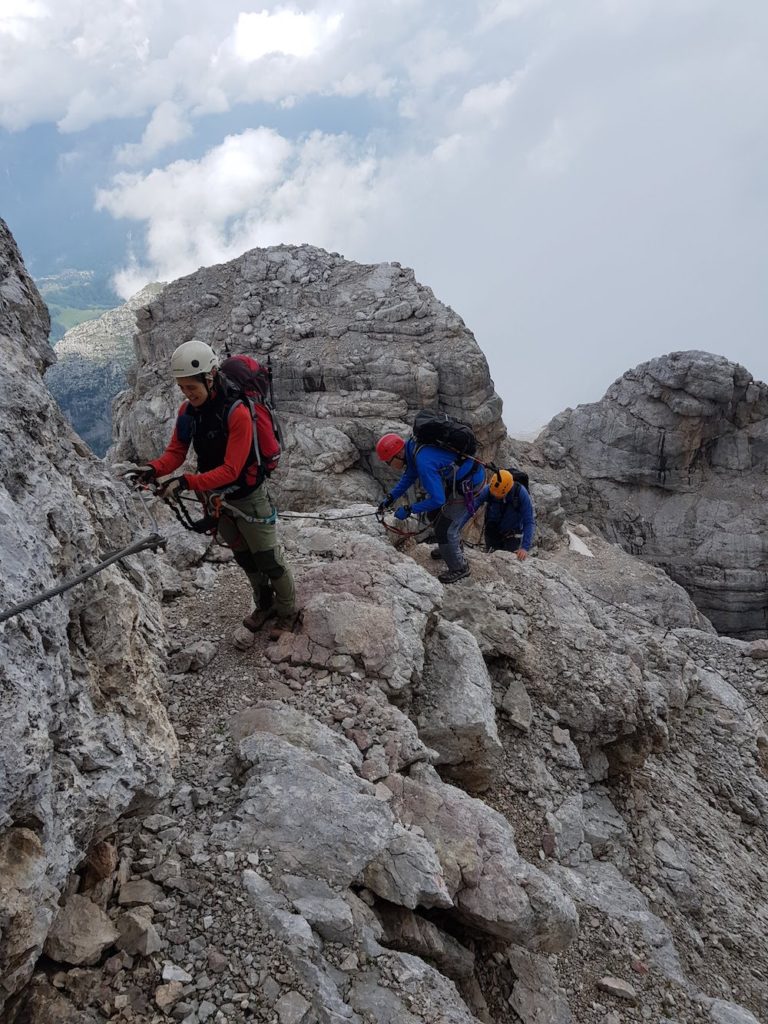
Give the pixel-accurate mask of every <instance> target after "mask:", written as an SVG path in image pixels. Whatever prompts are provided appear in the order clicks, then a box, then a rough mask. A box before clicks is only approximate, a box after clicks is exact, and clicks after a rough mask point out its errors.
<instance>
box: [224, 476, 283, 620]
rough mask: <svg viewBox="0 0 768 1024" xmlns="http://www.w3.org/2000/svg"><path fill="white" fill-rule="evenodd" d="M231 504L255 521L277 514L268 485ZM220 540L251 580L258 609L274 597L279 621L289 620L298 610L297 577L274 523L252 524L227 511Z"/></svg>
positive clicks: (262, 485) (260, 486)
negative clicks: (280, 543)
mask: <svg viewBox="0 0 768 1024" xmlns="http://www.w3.org/2000/svg"><path fill="white" fill-rule="evenodd" d="M228 504H230V505H232V506H233V507H234V508H236V509H238V511H240V512H242V513H243V514H244V515H246V516H248V517H250V518H251V519H269V518H270V516H271V515H272V512H273V510H274V506H273V504H272V499H271V497H270V495H269V491H268V490H267V485H266V483H263V484H260V485H259V486H258V487H257V488H256V490H255V491H253V493H252V494H249V495H248V497H247V498H241V499H240V500H238V501H233V500H229V499H228ZM218 532H219V536H220V537H221V539H222V540H223V541H224V543H225V544H228V545H229V546H230V547H231V548H232V550H233V552H234V555H235V561H236V562H237V564H238V565H239V566H240V568H241V569H242V570H243V571H244V572H245V575H246V576H247V577H248V579H249V581H250V584H251V587H252V588H253V596H254V601H255V604H256V607H257V608H264V607H265V604H266V600H265V598H269V596H270V593H271V604H272V607H273V608H274V610H275V612H276V613H277V615H278V617H279V618H281V619H282V618H288V617H289V616H290V615H292V614H293V612H294V611H295V608H296V587H295V585H294V582H293V575H292V573H291V570H290V569H289V568H288V565H287V563H286V561H285V557H284V555H283V551H282V548H281V547H280V545H279V544H278V541H277V527H276V526H275V524H274V523H258V522H256V523H249V522H248V521H247V520H246V519H242V518H241V517H240V516H238V515H234V514H232V513H229V512H227V510H226V509H224V510H223V511H222V513H221V517H220V519H219V530H218Z"/></svg>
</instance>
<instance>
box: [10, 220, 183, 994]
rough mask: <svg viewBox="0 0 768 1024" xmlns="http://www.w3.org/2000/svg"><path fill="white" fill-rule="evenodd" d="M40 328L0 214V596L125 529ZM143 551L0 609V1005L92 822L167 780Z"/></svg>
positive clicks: (168, 755)
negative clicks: (57, 380) (61, 588)
mask: <svg viewBox="0 0 768 1024" xmlns="http://www.w3.org/2000/svg"><path fill="white" fill-rule="evenodd" d="M47 335H48V314H47V311H46V309H45V306H44V305H43V303H42V300H41V299H40V297H39V295H38V293H37V291H36V289H35V286H34V284H33V283H32V281H31V279H30V278H29V276H28V275H27V272H26V270H25V268H24V265H23V263H22V261H21V257H20V255H19V253H18V250H17V248H16V245H15V243H14V241H13V238H12V237H11V235H10V233H9V232H8V229H7V227H6V226H5V224H4V223H2V222H1V221H0V350H1V352H2V359H0V390H2V394H3V403H2V408H1V409H0V436H1V437H2V455H1V456H0V520H2V532H1V534H0V561H2V566H3V571H2V574H0V609H1V610H5V609H8V608H10V607H11V606H13V605H16V604H17V603H21V602H22V601H24V600H26V599H28V598H30V597H33V596H35V594H37V593H38V592H41V591H44V590H47V589H49V588H52V587H54V586H56V585H58V584H60V583H61V582H62V581H64V580H65V579H68V578H71V577H73V576H76V575H77V574H78V573H80V572H81V571H83V570H84V569H87V568H90V567H91V566H92V565H93V564H94V562H96V561H98V560H99V558H100V557H104V556H105V555H106V553H108V552H111V551H114V550H117V549H119V548H122V547H124V546H126V545H127V544H128V543H130V541H131V540H132V539H133V536H134V534H135V531H136V527H135V525H134V516H133V513H132V511H131V508H130V505H129V501H128V500H127V498H126V495H125V494H124V493H123V492H122V489H119V488H117V487H116V486H115V484H114V482H113V481H112V480H111V479H110V478H109V477H108V476H107V475H106V473H105V472H104V469H103V467H102V465H101V464H100V463H99V461H98V460H96V459H95V458H94V457H93V456H92V455H91V454H90V453H89V452H88V450H87V448H86V447H85V446H84V445H83V444H82V442H81V441H80V440H79V439H78V438H77V437H76V436H75V435H74V434H73V432H72V431H71V429H70V427H69V425H68V424H67V422H66V420H65V419H64V417H63V416H62V414H61V412H60V410H59V408H58V406H57V405H56V403H55V402H54V401H53V400H52V398H51V396H50V394H49V392H48V391H47V390H46V388H45V386H44V384H43V380H42V374H43V371H44V369H45V367H46V366H48V365H49V364H50V363H51V362H52V361H53V358H54V357H53V352H52V350H51V349H50V348H49V346H48V342H47ZM148 565H149V562H147V561H145V560H143V559H142V558H140V557H138V556H137V557H131V558H127V559H126V560H125V561H124V563H122V565H121V564H115V565H112V566H111V567H109V568H108V569H107V570H105V571H104V572H103V573H101V574H100V575H98V576H94V577H93V578H91V579H90V580H88V581H87V582H85V583H84V584H83V585H81V586H79V587H76V588H74V589H72V590H68V591H67V592H66V593H65V594H63V595H62V596H59V597H56V598H55V599H54V600H51V601H49V602H47V603H44V604H41V605H38V606H37V607H35V608H34V609H32V610H30V611H26V612H23V613H22V614H19V615H17V616H15V617H13V618H10V619H8V620H7V621H5V622H4V623H3V624H2V625H0V645H1V647H2V655H1V656H0V689H1V690H2V694H3V699H2V710H0V736H1V740H0V745H1V746H2V769H1V770H0V1013H2V1005H3V1004H4V1002H5V999H6V998H7V996H8V995H9V994H10V993H13V992H14V991H16V990H17V989H19V988H20V987H21V986H22V985H23V984H24V983H25V982H26V981H27V980H28V978H29V976H30V974H31V972H32V969H33V967H34V964H35V961H36V960H37V957H38V956H39V954H40V952H41V950H42V948H43V943H44V942H45V939H46V936H47V935H48V932H49V929H50V927H51V925H52V922H53V921H54V919H55V918H56V915H57V908H58V903H59V898H60V896H61V894H62V892H63V891H64V889H65V888H66V887H67V886H69V885H70V883H71V876H72V873H73V871H74V869H75V868H76V867H77V866H78V864H79V863H80V862H81V861H83V860H84V859H85V856H86V853H87V851H88V848H89V846H90V845H91V843H92V841H93V840H94V838H95V837H96V838H98V837H99V836H100V835H104V834H109V833H110V832H111V831H112V830H113V829H114V823H115V819H116V818H117V817H118V816H119V815H120V814H122V813H123V812H124V811H126V810H127V808H128V807H129V806H131V805H134V806H138V805H140V802H141V800H142V799H143V798H149V797H152V798H156V797H157V796H159V795H161V794H162V793H163V791H164V790H165V789H166V788H167V787H168V785H169V783H170V770H169V769H170V766H171V761H172V758H173V756H174V753H175V750H176V743H175V739H174V736H173V732H172V730H171V728H170V725H169V723H168V720H167V718H166V715H165V711H164V709H163V707H162V705H161V703H160V701H159V671H160V667H161V662H160V655H161V654H162V649H163V644H164V640H163V623H162V617H161V614H160V609H159V605H158V603H157V600H156V598H155V596H154V594H155V585H154V581H153V576H152V573H151V571H149V569H148ZM52 948H54V949H55V948H59V947H58V946H56V943H55V942H54V945H53V947H52ZM94 955H96V956H98V953H97V952H96V951H95V947H91V948H89V949H81V950H80V951H78V953H77V956H78V957H82V960H83V962H91V958H92V957H93V956H94Z"/></svg>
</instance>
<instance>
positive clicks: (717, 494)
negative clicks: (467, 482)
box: [534, 351, 768, 638]
mask: <svg viewBox="0 0 768 1024" xmlns="http://www.w3.org/2000/svg"><path fill="white" fill-rule="evenodd" d="M767 438H768V386H766V385H765V384H763V383H760V382H759V381H755V380H754V379H753V378H752V375H751V374H750V373H748V372H747V370H745V369H744V367H743V366H739V365H738V364H736V363H732V362H729V361H728V360H727V359H725V358H723V357H722V356H714V355H710V354H709V353H706V352H696V351H692V352H673V353H671V354H669V355H666V356H662V357H660V358H658V359H652V360H651V361H650V362H647V363H643V364H642V365H640V366H638V367H636V368H635V369H633V370H630V371H628V372H627V373H625V374H624V375H623V377H621V378H620V379H619V380H617V381H616V382H615V383H614V384H613V385H611V387H610V388H609V389H608V391H607V392H606V394H605V396H604V397H603V398H602V399H601V401H599V402H595V403H593V404H591V405H582V406H579V407H578V408H577V409H575V410H571V409H569V410H566V412H563V413H561V414H560V415H559V416H556V417H555V418H554V420H552V422H551V423H550V424H549V425H548V427H547V428H546V429H545V430H544V432H543V433H542V434H541V435H540V436H539V438H538V439H537V441H536V444H535V446H534V449H535V450H536V451H537V452H538V453H540V456H541V457H542V458H543V459H545V460H546V461H547V462H548V463H549V465H550V466H551V467H556V468H557V470H558V474H559V475H558V478H557V479H558V483H559V484H560V485H561V487H562V488H563V500H564V505H565V507H566V510H567V511H568V513H569V515H574V516H577V517H578V518H580V519H582V520H583V521H584V522H585V523H587V525H589V526H590V527H592V528H593V529H594V530H597V531H598V532H599V533H601V534H602V535H603V536H604V537H607V538H608V539H610V540H612V541H617V542H618V543H620V544H621V545H622V546H623V547H624V548H625V549H626V550H627V551H630V552H632V553H633V554H636V555H638V556H640V557H641V558H643V559H645V560H647V561H650V562H653V563H654V564H656V565H659V566H661V567H662V568H663V569H664V570H665V571H666V572H668V573H669V575H670V576H671V577H672V578H673V579H674V580H676V581H677V582H679V583H680V584H681V585H682V586H684V587H685V589H686V590H687V591H688V593H689V594H690V595H691V597H692V598H693V599H694V601H695V602H696V604H697V606H698V607H699V608H700V609H701V611H702V612H703V613H704V614H705V615H706V616H707V617H708V618H709V619H711V620H712V622H713V623H714V625H715V626H716V627H717V629H718V630H720V631H721V632H724V633H729V634H732V635H735V636H740V637H743V638H750V637H756V636H760V635H763V634H764V631H765V616H764V611H765V605H766V600H767V599H768V570H766V568H765V566H764V565H763V560H762V555H761V551H762V547H761V545H762V538H763V537H764V535H765V532H766V528H767V527H768V512H766V506H765V501H764V495H763V489H764V478H765V471H766V458H767V456H766V451H767V449H766V439H767Z"/></svg>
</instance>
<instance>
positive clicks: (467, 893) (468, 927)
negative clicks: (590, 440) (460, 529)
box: [11, 506, 768, 1024]
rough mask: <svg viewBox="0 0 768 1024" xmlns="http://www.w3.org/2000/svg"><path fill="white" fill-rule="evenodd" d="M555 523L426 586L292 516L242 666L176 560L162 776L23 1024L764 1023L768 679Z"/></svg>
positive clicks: (210, 605) (386, 553)
mask: <svg viewBox="0 0 768 1024" xmlns="http://www.w3.org/2000/svg"><path fill="white" fill-rule="evenodd" d="M359 510H360V507H359V506H352V507H351V508H349V509H346V510H339V511H338V513H336V514H337V515H339V516H343V515H344V514H345V513H346V514H348V515H354V514H357V513H358V512H359ZM361 524H362V527H361ZM576 529H577V530H578V532H579V534H580V539H581V545H582V546H581V548H580V550H578V551H577V550H575V549H574V548H572V547H571V546H570V545H569V544H567V543H561V544H560V545H559V547H558V548H557V549H556V550H552V551H550V552H542V553H540V554H539V556H538V557H537V558H534V559H530V560H529V561H528V562H526V563H525V565H520V564H519V563H517V562H516V561H515V560H514V559H512V558H510V557H509V556H508V555H505V554H503V553H497V554H494V555H493V556H486V555H484V554H482V553H481V552H475V551H470V552H469V558H470V562H471V564H472V569H473V576H472V579H471V581H464V582H463V583H462V584H461V585H458V586H454V587H453V588H443V587H441V586H440V584H439V583H438V582H437V581H436V579H435V578H434V576H433V573H434V571H435V569H434V564H433V563H432V562H431V560H430V559H429V557H428V550H427V548H426V547H425V546H423V545H414V544H412V543H411V544H408V545H406V549H405V550H403V551H398V550H396V549H395V548H393V547H392V545H391V544H390V543H388V541H387V540H386V538H384V537H382V536H381V535H380V534H379V533H378V528H377V527H376V524H375V523H374V521H373V520H366V519H358V520H351V519H350V520H339V521H326V522H318V521H317V520H316V519H313V518H311V517H308V518H306V519H303V520H302V519H298V520H294V521H292V522H290V523H288V524H284V525H283V533H284V539H285V541H286V544H287V549H288V552H289V554H290V557H291V560H292V562H293V564H294V565H295V567H296V569H297V576H298V580H299V592H300V601H301V604H302V607H303V618H302V623H301V626H300V628H299V630H298V631H297V632H296V633H294V634H293V635H287V636H284V637H283V638H282V639H281V640H280V641H279V642H278V643H277V644H268V643H265V641H264V640H262V639H261V638H258V639H257V641H256V644H255V646H254V648H252V649H251V650H250V651H247V652H244V653H243V652H238V651H236V650H235V649H234V648H232V647H231V646H230V644H229V637H230V635H231V633H232V631H233V630H234V629H235V628H236V626H237V624H238V622H239V618H240V616H241V614H242V610H243V608H244V607H247V603H248V602H247V595H246V593H245V590H244V587H243V580H242V578H241V574H240V573H239V572H238V571H237V570H236V569H235V568H234V567H233V566H231V565H230V564H229V563H228V562H227V561H226V560H225V561H224V562H223V563H222V562H221V558H222V557H224V556H223V555H222V554H220V553H219V552H218V551H217V550H216V549H214V550H213V551H212V552H209V554H208V555H207V556H206V557H205V559H204V560H203V561H202V562H200V563H199V564H195V563H196V562H197V561H198V560H199V559H200V558H202V557H203V547H202V546H199V547H197V548H195V547H194V544H193V542H191V541H190V542H189V543H188V545H187V548H186V550H187V551H188V562H189V563H191V564H190V566H189V568H188V569H184V570H182V571H181V573H179V572H176V573H175V575H173V574H169V575H168V576H167V577H166V582H165V586H166V588H167V590H166V598H167V601H168V604H167V607H166V613H167V616H168V624H169V629H170V631H171V635H172V636H173V637H174V649H172V652H171V661H170V663H169V670H170V672H171V674H170V675H169V677H168V679H167V683H166V687H165V693H166V701H167V702H168V710H169V714H170V716H171V718H172V720H173V722H174V725H175V728H176V730H177V732H178V735H179V740H180V746H181V762H180V766H179V774H178V776H177V779H176V786H175V789H174V791H173V793H172V794H171V795H170V796H169V797H168V798H167V799H166V800H165V801H163V802H161V803H159V804H158V805H157V807H156V808H154V810H153V812H152V813H151V814H150V815H149V816H143V817H138V818H129V819H125V820H124V821H122V822H121V823H120V824H119V826H118V828H117V830H116V832H115V834H114V836H113V837H110V844H111V845H112V847H113V849H114V860H115V862H116V863H117V865H118V867H117V870H116V873H115V875H116V880H117V883H118V884H117V885H116V892H115V894H114V895H113V896H112V897H111V899H110V900H105V899H102V905H103V906H105V907H106V908H107V916H108V918H109V919H110V920H111V921H112V922H113V927H114V930H115V932H117V933H118V938H117V939H115V938H112V939H111V940H110V938H109V936H105V937H104V938H102V940H101V941H102V943H103V950H104V952H103V954H102V962H101V963H100V964H96V965H91V966H87V965H83V966H75V967H72V966H70V967H67V966H66V965H67V964H68V963H69V964H71V962H72V961H71V960H67V955H71V954H68V953H67V951H66V949H61V948H60V949H59V956H60V960H59V963H58V965H51V968H49V971H48V973H47V978H46V976H44V975H39V976H38V978H37V980H36V984H35V985H34V986H33V987H32V988H31V990H30V992H29V994H28V1001H27V1003H26V1006H27V1010H29V1007H30V1006H31V1007H32V1008H33V1009H34V1012H36V1013H37V1014H38V1015H39V1016H36V1017H34V1019H35V1020H36V1021H40V1022H41V1024H45V1021H47V1020H48V1019H52V1018H51V1017H50V1016H47V1014H50V1013H52V1010H51V1009H50V1008H51V1007H54V1006H55V1007H57V1012H58V1013H59V1014H67V1016H65V1017H64V1019H67V1020H70V1021H73V1022H77V1024H85V1022H86V1021H87V1022H89V1024H95V1022H97V1021H102V1020H106V1019H110V1020H119V1021H157V1022H159V1021H162V1020H166V1019H168V1017H169V1016H170V1017H172V1018H174V1019H176V1020H180V1021H185V1022H186V1024H197V1022H199V1021H209V1020H211V1021H226V1022H230V1021H231V1022H241V1021H247V1020H262V1021H279V1022H280V1024H286V1022H289V1021H296V1022H298V1021H301V1022H304V1024H311V1022H312V1021H317V1022H323V1021H334V1022H341V1021H345V1022H355V1021H358V1022H363V1021H367V1022H377V1021H398V1022H401V1021H402V1022H404V1024H420V1022H425V1021H438V1020H439V1021H451V1022H454V1021H455V1022H470V1021H502V1020H504V1021H507V1020H519V1021H522V1022H524V1024H533V1022H537V1021H542V1020H547V1021H557V1022H563V1024H566V1022H570V1021H579V1022H584V1024H593V1022H594V1024H615V1022H616V1021H624V1022H642V1021H676V1022H678V1024H680V1022H688V1021H690V1022H699V1021H700V1022H714V1024H726V1022H731V1024H733V1022H736V1024H754V1022H755V1021H756V1020H759V1019H761V1017H762V1016H763V1015H764V1014H765V1011H766V1007H768V975H767V974H766V971H765V964H764V962H763V957H762V952H761V950H762V936H763V935H764V932H765V928H766V925H768V903H767V902H766V894H768V872H766V868H765V864H766V863H768V861H766V858H765V853H766V815H767V813H768V782H766V757H767V755H768V738H767V737H766V735H765V727H764V721H765V713H766V705H767V704H768V670H766V667H765V666H766V664H767V663H766V662H765V661H762V660H759V659H757V658H755V657H754V656H753V655H755V654H758V653H760V650H761V649H760V648H755V647H754V646H752V645H749V644H745V643H743V642H740V641H736V640H729V639H724V638H720V637H718V636H717V635H716V634H715V633H714V632H713V631H712V630H711V628H710V627H709V626H708V624H707V623H706V621H705V620H703V619H702V618H701V617H700V615H699V613H698V612H697V610H696V609H695V607H694V606H693V604H692V603H691V602H690V600H689V599H688V598H687V596H686V595H685V593H684V592H683V591H682V590H681V588H679V587H677V586H676V585H675V584H673V583H671V582H670V581H669V580H668V579H667V578H666V577H665V576H664V574H662V573H660V572H659V571H658V570H656V569H654V568H653V567H650V566H644V565H643V564H642V563H639V562H638V561H637V560H635V559H633V558H631V557H630V556H628V555H625V554H623V553H622V552H621V551H620V550H619V549H617V548H616V547H614V546H612V545H609V544H606V543H605V542H604V541H601V540H600V539H599V538H597V537H596V536H594V535H592V534H590V533H589V531H587V530H586V529H585V528H583V527H576ZM194 550H197V555H196V556H195V555H194V553H193V552H194ZM211 557H213V558H214V559H215V561H214V562H210V561H209V559H210V558H211ZM649 594H650V595H653V596H654V598H655V600H654V601H653V603H650V602H649V600H648V595H649ZM353 609H354V620H353V621H350V618H349V615H350V613H351V612H352V610H353ZM382 640H384V641H385V642H382ZM446 647H448V648H449V649H450V651H451V652H452V654H453V656H454V658H455V659H456V660H455V661H454V662H452V663H447V662H446V661H445V650H446ZM457 680H464V681H465V686H464V687H463V688H462V687H460V686H458V684H457ZM444 689H447V690H449V691H450V692H451V694H452V699H451V701H450V702H446V701H444V700H442V697H443V691H444ZM462 691H463V692H462ZM436 721H439V722H440V723H441V725H442V732H440V731H439V730H436V729H435V722H436ZM468 724H471V725H472V729H468V728H467V726H468ZM427 735H428V736H429V738H430V742H429V744H427V743H426V742H425V737H426V736H427ZM478 767H479V768H480V771H479V773H478ZM478 783H479V785H480V786H481V792H480V793H479V794H478V792H477V789H476V787H477V786H478ZM473 794H474V795H473ZM68 909H69V904H65V910H67V911H68ZM76 909H77V908H76ZM577 913H578V917H577ZM126 918H128V919H129V920H128V921H126ZM76 934H77V927H76V926H73V928H72V930H71V934H67V933H66V931H65V935H66V936H67V937H68V938H69V940H70V941H71V942H72V946H73V947H74V948H77V943H76V942H75V941H74V936H75V935H76ZM105 957H106V959H104V958H105ZM750 1010H751V1011H752V1012H751V1013H750ZM14 1019H15V1018H13V1016H12V1017H11V1020H14Z"/></svg>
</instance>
